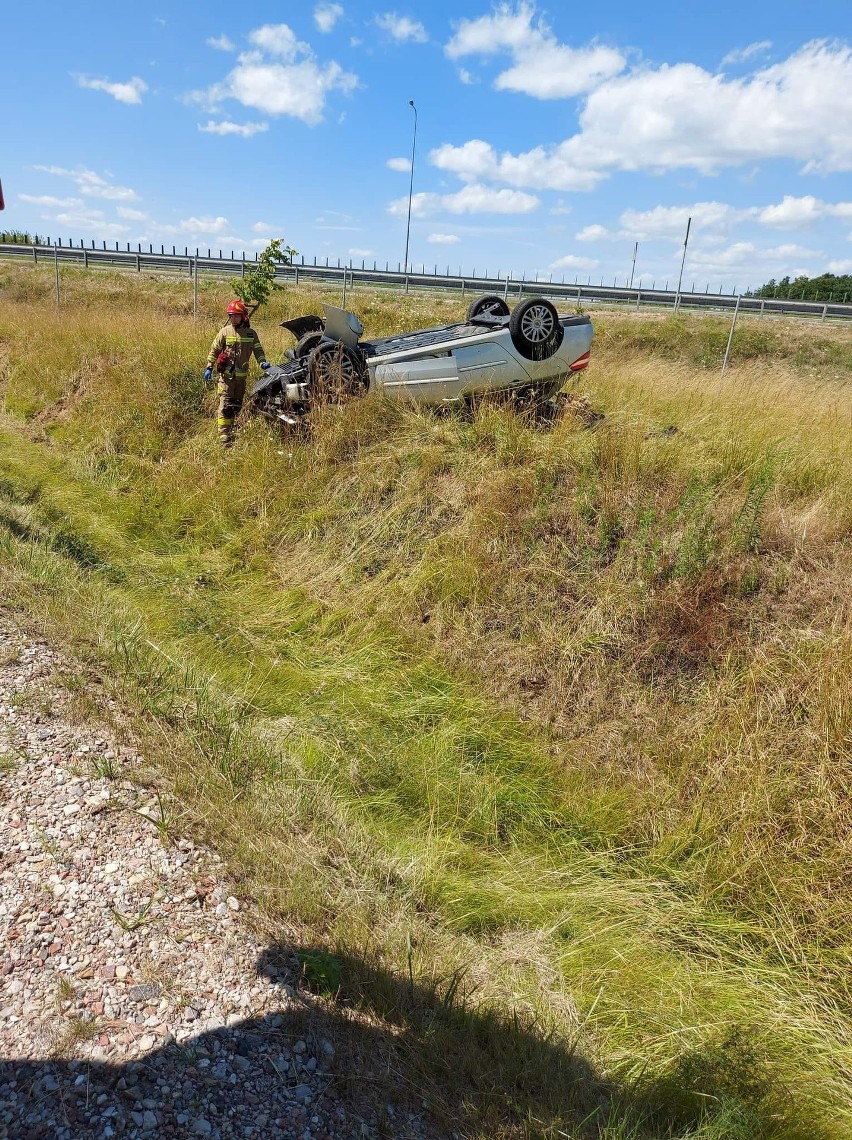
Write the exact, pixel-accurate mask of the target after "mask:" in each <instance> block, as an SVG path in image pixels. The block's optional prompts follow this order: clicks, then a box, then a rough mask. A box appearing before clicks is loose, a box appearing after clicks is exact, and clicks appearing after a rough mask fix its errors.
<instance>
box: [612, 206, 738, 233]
mask: <svg viewBox="0 0 852 1140" xmlns="http://www.w3.org/2000/svg"><path fill="white" fill-rule="evenodd" d="M752 213H753V211H752V210H750V209H744V210H741V209H737V208H735V207H734V206H728V205H726V204H725V203H724V202H694V203H693V204H692V205H691V206H655V207H654V209H652V210H642V211H640V210H625V211H624V213H623V214H622V215H621V219H620V221H621V224H622V226H623V235H622V234H619V235H615V236H619V237H620V236H626V237H631V238H637V239H638V240H639V241H647V240H648V239H650V238H669V239H671V240H673V241H681V242H682V241H683V239H684V236H685V235H686V226H687V223H688V221H689V219H690V218H691V219H692V224H691V226H690V233H695V232H696V231H698V230H705V229H709V230H719V229H723V230H724V229H728V228H730V227H731V226H733V225H735V224H736V223H737V222H740V221H742V220H743V219H745V218H747V217H748V216H749V215H750V214H752Z"/></svg>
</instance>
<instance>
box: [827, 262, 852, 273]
mask: <svg viewBox="0 0 852 1140" xmlns="http://www.w3.org/2000/svg"><path fill="white" fill-rule="evenodd" d="M828 272H829V273H837V274H841V275H845V274H847V273H852V261H829V263H828Z"/></svg>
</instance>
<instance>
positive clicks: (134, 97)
mask: <svg viewBox="0 0 852 1140" xmlns="http://www.w3.org/2000/svg"><path fill="white" fill-rule="evenodd" d="M74 78H75V79H76V81H77V84H78V85H79V86H80V87H88V88H90V89H91V90H92V91H105V92H106V93H107V95H112V97H113V99H117V100H118V102H119V103H141V102H142V96H143V95H144V94H145V92H146V91H147V90H148V84H147V83H146V82H145V81H144V79H140V78H139V77H138V76H137V75H134V76H133V78H132V79H128V81H127V82H126V83H113V82H111V81H110V80H109V79H90V78H89V77H88V76H86V75H75V76H74Z"/></svg>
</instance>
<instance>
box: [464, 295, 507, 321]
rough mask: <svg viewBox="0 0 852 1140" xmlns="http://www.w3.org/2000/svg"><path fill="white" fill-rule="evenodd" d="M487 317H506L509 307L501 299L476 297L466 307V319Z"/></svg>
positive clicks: (489, 296)
mask: <svg viewBox="0 0 852 1140" xmlns="http://www.w3.org/2000/svg"><path fill="white" fill-rule="evenodd" d="M483 315H487V316H489V317H508V315H509V306H508V305H507V304H506V302H505V301H504V300H503V298H502V297H497V296H491V295H490V294H489V295H488V296H485V297H476V298H475V300H473V301H471V303H470V304H469V305H468V307H467V319H468V320H469V321H472V320H473V318H474V317H481V316H483Z"/></svg>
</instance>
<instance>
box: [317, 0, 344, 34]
mask: <svg viewBox="0 0 852 1140" xmlns="http://www.w3.org/2000/svg"><path fill="white" fill-rule="evenodd" d="M342 15H343V8H342V7H341V6H340V5H339V4H317V6H316V8H314V23H315V24H316V26H317V27H318V28H319V30H320V31H321V32H324V33H328V32H330V31H331V30H332V28H333V27H334V25H335V24H336V23H337V21H338V20H339V19H340V17H341V16H342Z"/></svg>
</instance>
